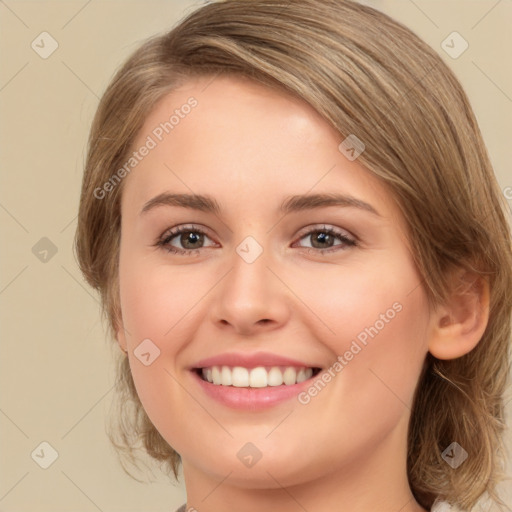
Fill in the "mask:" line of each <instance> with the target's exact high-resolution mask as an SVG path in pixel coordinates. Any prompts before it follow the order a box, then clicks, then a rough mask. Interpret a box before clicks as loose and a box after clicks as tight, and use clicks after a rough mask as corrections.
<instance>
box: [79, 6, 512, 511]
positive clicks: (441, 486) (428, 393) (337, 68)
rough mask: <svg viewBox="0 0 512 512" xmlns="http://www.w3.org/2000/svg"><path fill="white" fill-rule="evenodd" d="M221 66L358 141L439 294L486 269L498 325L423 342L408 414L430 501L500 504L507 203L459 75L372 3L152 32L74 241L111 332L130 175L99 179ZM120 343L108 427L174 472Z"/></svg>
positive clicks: (508, 289) (208, 19)
mask: <svg viewBox="0 0 512 512" xmlns="http://www.w3.org/2000/svg"><path fill="white" fill-rule="evenodd" d="M217 75H232V76H239V77H247V78H249V79H252V80H255V81H257V82H259V83H261V84H263V85H265V86H268V87H274V88H277V89H279V90H282V91H285V92H287V93H288V94H290V95H293V96H295V97H298V98H301V99H302V100H304V101H305V102H307V103H308V104H309V105H311V106H312V107H313V108H314V109H315V110H316V111H317V112H318V113H320V114H321V115H322V116H323V118H324V119H325V120H326V121H327V122H328V123H329V124H330V125H331V126H332V127H334V128H335V129H336V130H337V131H338V132H339V134H340V136H341V137H347V136H348V135H350V134H354V135H356V136H357V138H359V139H360V140H361V141H363V143H364V145H365V150H364V152H363V153H361V155H360V156H359V158H358V162H360V163H361V164H362V165H363V166H364V167H365V168H366V169H368V170H369V171H370V172H372V173H373V174H374V175H375V176H376V177H378V178H379V179H380V180H381V182H382V183H384V184H385V185H387V187H388V189H389V190H390V193H391V194H392V197H393V199H394V200H395V201H396V203H397V204H398V206H399V208H400V210H401V213H402V214H403V216H404V219H405V220H406V223H407V228H408V231H409V232H408V235H409V241H410V244H411V250H412V252H413V257H414V262H415V264H416V265H417V268H418V269H419V271H420V274H421V277H422V283H423V287H424V290H425V292H426V295H427V297H428V301H429V305H430V306H431V307H433V308H435V307H437V306H438V305H440V304H442V303H443V301H445V300H446V298H447V297H448V296H449V294H450V292H451V291H453V283H452V281H451V280H450V279H449V276H450V275H451V272H452V271H453V270H454V269H465V270H468V271H470V272H471V273H473V274H474V275H476V276H478V277H479V278H483V279H486V280H487V281H488V283H489V287H490V303H489V318H488V324H487V326H486V329H485V332H484V334H483V336H482V338H481V340H480V341H479V343H478V344H477V346H476V347H475V348H474V349H473V350H472V351H471V352H469V353H468V354H466V355H464V356H462V357H459V358H457V359H453V360H440V359H437V358H435V357H433V356H432V355H431V354H430V353H428V354H427V357H426V359H425V362H424V366H423V370H422V372H421V375H420V377H419V381H418V384H417V387H416V390H415V394H414V401H413V406H412V412H411V418H410V423H409V431H408V440H407V442H408V454H407V474H408V479H409V484H410V487H411V490H412V492H413V495H414V497H415V498H416V500H417V501H418V502H419V503H420V505H422V506H423V507H424V508H427V509H430V507H431V506H432V504H433V502H434V501H435V499H436V498H438V497H442V498H443V499H445V500H446V501H448V502H450V503H451V504H453V505H456V506H459V507H461V508H464V509H470V508H472V507H473V506H474V505H475V504H476V502H477V500H478V499H479V498H480V497H482V496H483V494H484V493H487V494H488V495H489V496H490V497H491V498H492V499H494V500H495V501H497V502H499V503H501V504H502V505H503V504H504V503H503V502H502V501H501V500H500V498H499V496H498V493H497V491H496V485H497V484H498V483H499V482H500V480H501V479H502V478H503V477H504V472H503V470H504V469H505V461H506V455H505V449H504V444H503V432H504V431H505V428H506V424H505V419H504V407H505V405H504V402H505V391H506V386H507V384H508V378H509V370H510V354H509V346H510V337H511V322H510V320H511V312H512V243H511V231H510V225H509V223H508V219H507V215H506V212H507V203H506V200H505V198H504V196H503V194H502V192H501V190H500V187H499V185H498V183H497V181H496V177H495V175H494V172H493V169H492V165H491V162H490V159H489V156H488V153H487V150H486V148H485V145H484V141H483V138H482V135H481V133H480V130H479V127H478V125H477V121H476V119H475V115H474V113H473V111H472V108H471V106H470V103H469V101H468V98H467V96H466V94H465V92H464V90H463V88H462V86H461V84H460V83H459V82H458V80H457V79H456V77H455V75H454V73H453V72H452V71H451V70H450V69H449V67H448V66H447V65H446V64H445V63H444V61H443V60H442V58H441V57H440V56H439V55H438V54H437V53H436V52H435V51H434V50H433V49H432V48H430V47H429V46H428V45H427V44H426V43H424V42H423V41H422V40H421V39H420V38H419V37H418V36H416V35H415V34H414V33H413V32H412V31H411V30H410V29H408V28H407V27H405V26H404V25H402V24H401V23H399V22H397V21H395V20H393V19H391V18H390V17H389V16H387V15H386V14H384V13H382V12H379V11H377V10H375V9H372V8H370V7H368V6H364V5H361V4H358V3H355V2H353V1H350V0H344V1H342V0H302V1H301V2H294V3H290V2H285V1H284V0H250V1H244V0H226V1H224V2H217V3H210V4H207V5H205V6H204V7H202V8H200V9H198V10H196V11H194V12H192V13H190V14H189V15H188V16H186V17H185V18H184V19H183V20H181V21H180V22H179V23H178V24H177V25H176V26H175V27H174V28H173V29H172V30H171V31H170V32H168V33H165V34H163V35H158V36H156V37H152V38H151V39H149V40H147V41H145V42H144V43H143V44H142V46H140V47H139V48H138V49H137V50H136V51H135V52H134V53H133V54H132V55H131V56H130V57H129V58H128V59H127V61H126V62H125V63H124V65H122V67H121V68H120V69H119V70H118V71H117V73H116V74H115V76H114V78H113V79H112V81H111V83H110V84H109V86H108V87H107V89H106V91H105V93H104V95H103V96H102V98H101V100H100V103H99V106H98V109H97V112H96V115H95V117H94V121H93V123H92V127H91V132H90V137H89V143H88V153H87V157H86V163H85V172H84V177H83V185H82V192H81V198H80V207H79V216H78V226H77V231H76V239H75V249H76V252H77V257H78V260H79V265H80V268H81V271H82V272H83V274H84V276H85V278H86V280H87V282H88V283H89V284H90V285H91V286H92V287H93V288H95V289H96V290H98V291H99V293H100V295H101V303H102V307H103V312H104V315H105V317H106V319H107V320H108V322H109V332H110V335H111V338H112V341H114V343H115V337H116V332H117V328H118V325H119V320H120V318H121V316H120V301H119V281H118V259H119V241H120V223H121V214H120V200H121V195H122V190H123V182H122V181H121V182H120V183H119V184H118V186H116V187H114V188H113V190H112V191H111V193H110V194H109V196H108V197H106V198H104V199H98V198H97V197H96V194H95V192H94V191H95V190H97V189H98V187H102V186H103V185H104V183H105V182H107V181H108V180H109V179H110V178H111V177H112V175H113V174H114V173H115V171H116V170H117V169H119V168H120V167H122V165H123V162H125V161H126V159H127V155H129V152H130V149H131V145H132V144H133V141H134V138H135V136H136V135H137V133H138V131H139V130H140V128H141V127H142V125H143V122H144V120H145V119H146V118H147V116H148V114H149V113H150V112H151V111H152V109H153V108H154V107H155V105H156V103H157V102H158V101H159V100H160V99H162V98H163V97H164V96H165V95H167V94H168V93H169V92H171V91H172V90H173V89H175V88H176V87H178V86H179V85H180V84H181V83H183V82H185V81H186V80H190V79H192V78H196V77H215V76H217ZM192 115H193V114H192ZM118 357H119V359H118V361H117V364H118V368H117V372H118V373H117V395H116V396H117V398H118V410H117V412H116V417H118V425H117V426H116V427H111V430H110V431H109V437H110V440H111V441H112V443H113V444H114V446H116V448H117V453H118V454H120V453H124V455H125V456H126V457H127V458H128V459H129V460H130V461H131V462H132V463H134V464H135V457H134V452H135V449H136V446H135V443H136V442H138V441H141V442H142V450H143V451H145V452H146V453H147V454H149V455H150V457H151V458H153V459H154V460H156V461H160V462H161V463H162V464H161V467H162V469H164V470H165V471H167V473H168V474H169V475H170V473H171V471H172V473H173V474H174V476H175V477H177V474H178V473H177V472H178V469H179V465H180V460H181V459H180V456H179V454H178V453H177V452H176V451H174V450H173V449H172V447H171V446H169V444H168V443H167V442H166V441H165V439H164V438H163V437H162V436H161V435H160V434H159V432H158V431H157V430H156V428H155V427H154V426H153V424H152V423H151V421H150V419H149V418H148V416H147V415H146V413H145V411H144V408H143V406H142V404H141V402H140V400H139V398H138V395H137V392H136V388H135V385H134V382H133V379H132V375H131V371H130V366H129V363H128V358H127V357H126V355H123V354H121V353H120V352H119V353H118ZM454 441H456V442H457V443H459V445H461V446H462V447H463V448H465V449H466V450H467V451H468V452H469V457H468V459H467V460H466V461H465V462H464V463H463V464H462V465H461V466H460V467H459V468H457V470H453V469H452V468H451V467H450V466H449V465H448V464H447V463H446V462H445V461H444V460H443V458H442V452H443V451H444V450H445V448H446V447H447V446H449V445H450V444H451V443H452V442H454ZM123 467H124V466H123ZM124 469H125V471H126V468H124ZM131 476H133V475H131Z"/></svg>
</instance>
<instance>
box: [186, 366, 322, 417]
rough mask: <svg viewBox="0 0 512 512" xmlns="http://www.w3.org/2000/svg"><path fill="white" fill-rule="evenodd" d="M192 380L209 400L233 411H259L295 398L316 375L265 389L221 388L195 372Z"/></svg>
mask: <svg viewBox="0 0 512 512" xmlns="http://www.w3.org/2000/svg"><path fill="white" fill-rule="evenodd" d="M191 373H192V376H193V378H194V379H195V380H196V382H198V384H199V386H200V387H201V389H202V390H203V391H204V392H205V393H206V394H207V395H208V396H210V397H211V398H213V399H214V400H217V401H218V402H220V403H222V404H223V405H227V406H228V407H231V408H233V409H246V410H254V411H255V410H261V409H266V408H268V407H272V406H274V405H278V404H280V403H282V402H285V401H287V400H290V399H291V398H295V397H296V396H297V395H298V394H299V393H300V392H301V391H303V390H304V388H307V387H308V386H310V385H311V383H312V381H313V380H314V379H315V378H316V375H315V376H313V377H311V378H309V379H307V380H304V381H302V382H299V383H298V384H291V385H289V386H287V385H284V384H283V385H281V386H268V387H265V388H237V387H235V386H222V385H216V384H212V383H210V382H208V381H206V380H203V379H202V378H201V377H200V376H199V375H198V374H197V373H196V372H195V371H191Z"/></svg>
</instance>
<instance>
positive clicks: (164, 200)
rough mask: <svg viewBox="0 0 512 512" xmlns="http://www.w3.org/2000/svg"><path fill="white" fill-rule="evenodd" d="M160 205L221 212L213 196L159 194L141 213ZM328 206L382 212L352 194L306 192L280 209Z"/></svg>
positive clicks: (288, 211)
mask: <svg viewBox="0 0 512 512" xmlns="http://www.w3.org/2000/svg"><path fill="white" fill-rule="evenodd" d="M159 206H179V207H182V208H189V209H192V210H198V211H202V212H211V213H215V214H220V213H221V210H222V209H221V207H220V205H219V203H218V202H217V201H216V200H215V199H214V198H213V197H211V196H208V195H202V194H171V193H167V192H165V193H163V194H159V195H157V196H155V197H153V198H152V199H150V200H149V201H148V202H147V203H145V204H144V206H143V208H142V210H141V212H140V213H141V215H142V214H144V213H147V212H149V211H150V210H153V209H154V208H157V207H159ZM328 206H341V207H352V208H359V209H360V210H364V211H367V212H370V213H372V214H374V215H377V216H378V217H381V215H380V213H379V212H378V211H377V210H376V209H375V208H374V207H373V206H372V205H371V204H369V203H367V202H365V201H363V200H361V199H357V198H355V197H353V196H350V195H343V194H334V193H332V194H306V195H294V196H290V197H287V198H286V199H285V200H284V201H283V203H282V204H281V206H280V208H279V211H280V212H281V213H283V214H288V213H292V212H299V211H304V210H313V209H317V208H324V207H328Z"/></svg>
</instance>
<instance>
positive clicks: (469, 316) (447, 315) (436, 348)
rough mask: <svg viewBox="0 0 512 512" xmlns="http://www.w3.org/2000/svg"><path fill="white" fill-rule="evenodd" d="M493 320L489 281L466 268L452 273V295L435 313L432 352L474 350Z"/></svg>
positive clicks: (451, 355)
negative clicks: (490, 311)
mask: <svg viewBox="0 0 512 512" xmlns="http://www.w3.org/2000/svg"><path fill="white" fill-rule="evenodd" d="M488 320H489V282H488V280H487V279H485V278H483V277H482V276H479V275H477V274H475V273H472V272H469V271H467V270H465V269H460V268H459V269H457V271H456V272H455V273H454V275H452V287H451V292H450V294H449V297H448V298H447V299H446V301H445V302H444V303H443V304H442V305H440V306H438V307H437V308H436V310H435V311H434V313H433V314H432V316H431V321H432V330H431V336H430V340H429V346H428V348H429V352H430V353H431V354H432V355H433V356H434V357H437V358H438V359H455V358H457V357H461V356H463V355H464V354H467V353H468V352H471V350H473V349H474V348H475V347H476V345H477V344H478V342H479V341H480V339H481V338H482V336H483V334H484V332H485V329H486V327H487V322H488Z"/></svg>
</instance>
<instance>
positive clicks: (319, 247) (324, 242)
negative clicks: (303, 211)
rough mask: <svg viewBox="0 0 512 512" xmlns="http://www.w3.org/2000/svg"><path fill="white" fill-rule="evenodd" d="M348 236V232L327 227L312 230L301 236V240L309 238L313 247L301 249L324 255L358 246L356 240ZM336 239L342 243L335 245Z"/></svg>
mask: <svg viewBox="0 0 512 512" xmlns="http://www.w3.org/2000/svg"><path fill="white" fill-rule="evenodd" d="M347 235H348V233H347V232H346V231H340V230H337V229H334V228H332V227H327V226H322V227H320V228H315V229H310V230H309V231H307V232H306V233H305V234H303V235H302V236H301V238H300V240H302V239H307V238H309V239H310V240H311V246H310V247H304V246H301V247H302V248H304V249H307V252H308V253H311V252H312V253H320V254H324V253H328V252H334V251H338V250H345V249H346V248H347V247H354V246H356V245H357V241H356V239H355V238H352V237H350V236H347ZM336 239H338V240H340V241H341V243H340V244H334V242H335V240H336ZM336 247H338V249H336Z"/></svg>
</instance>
